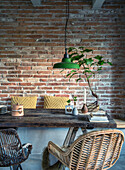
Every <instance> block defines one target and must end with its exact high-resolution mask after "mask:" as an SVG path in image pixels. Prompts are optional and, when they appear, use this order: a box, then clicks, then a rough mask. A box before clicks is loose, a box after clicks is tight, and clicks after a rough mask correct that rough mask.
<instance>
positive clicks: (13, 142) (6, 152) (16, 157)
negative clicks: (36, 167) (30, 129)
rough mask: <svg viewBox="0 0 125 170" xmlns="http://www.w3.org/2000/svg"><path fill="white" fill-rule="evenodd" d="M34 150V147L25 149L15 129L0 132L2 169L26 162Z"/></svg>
mask: <svg viewBox="0 0 125 170" xmlns="http://www.w3.org/2000/svg"><path fill="white" fill-rule="evenodd" d="M31 149H32V145H28V148H27V147H26V148H25V149H24V148H23V146H22V144H21V141H20V139H19V136H18V134H17V132H16V130H15V129H3V130H0V167H8V166H11V165H17V164H20V163H22V162H24V161H25V160H26V159H27V158H28V156H29V154H30V152H31Z"/></svg>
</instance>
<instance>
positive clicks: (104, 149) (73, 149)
mask: <svg viewBox="0 0 125 170" xmlns="http://www.w3.org/2000/svg"><path fill="white" fill-rule="evenodd" d="M123 142H124V134H123V133H122V132H121V131H119V130H103V131H94V132H90V133H87V134H84V135H82V136H80V137H79V138H78V139H77V140H76V141H74V143H73V144H72V145H71V146H70V147H67V148H65V150H64V149H62V148H60V147H59V146H57V145H56V144H54V143H53V142H49V143H48V150H49V152H50V153H51V154H53V155H54V156H55V157H56V158H58V159H59V160H60V161H61V162H62V163H63V164H64V165H66V166H67V167H69V169H70V170H83V169H85V170H97V169H98V170H101V169H109V168H110V167H112V166H113V165H114V164H115V163H116V161H117V160H118V158H119V155H120V151H121V147H122V144H123Z"/></svg>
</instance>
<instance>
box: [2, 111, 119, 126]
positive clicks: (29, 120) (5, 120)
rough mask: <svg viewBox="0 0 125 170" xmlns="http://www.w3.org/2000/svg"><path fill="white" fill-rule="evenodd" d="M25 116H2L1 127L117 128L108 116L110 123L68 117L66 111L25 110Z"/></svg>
mask: <svg viewBox="0 0 125 170" xmlns="http://www.w3.org/2000/svg"><path fill="white" fill-rule="evenodd" d="M24 113H25V114H24V116H21V117H14V116H11V112H10V113H7V114H3V115H0V127H83V128H116V123H115V121H114V120H113V119H112V118H111V117H110V116H109V115H108V119H109V122H98V123H97V122H89V118H90V116H89V115H79V116H73V115H66V114H64V110H51V109H50V110H44V109H43V110H40V109H39V110H38V109H37V110H36V109H32V110H25V111H24Z"/></svg>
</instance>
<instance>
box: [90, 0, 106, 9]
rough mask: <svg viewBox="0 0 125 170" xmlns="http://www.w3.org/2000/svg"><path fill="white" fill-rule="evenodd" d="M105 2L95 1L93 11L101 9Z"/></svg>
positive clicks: (102, 0)
mask: <svg viewBox="0 0 125 170" xmlns="http://www.w3.org/2000/svg"><path fill="white" fill-rule="evenodd" d="M104 1H105V0H93V2H92V3H93V6H92V9H100V8H101V7H102V5H103V3H104Z"/></svg>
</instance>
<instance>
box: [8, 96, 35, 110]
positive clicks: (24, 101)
mask: <svg viewBox="0 0 125 170" xmlns="http://www.w3.org/2000/svg"><path fill="white" fill-rule="evenodd" d="M36 102H37V96H25V97H22V96H12V97H11V106H12V105H13V104H21V105H23V108H25V109H36Z"/></svg>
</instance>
